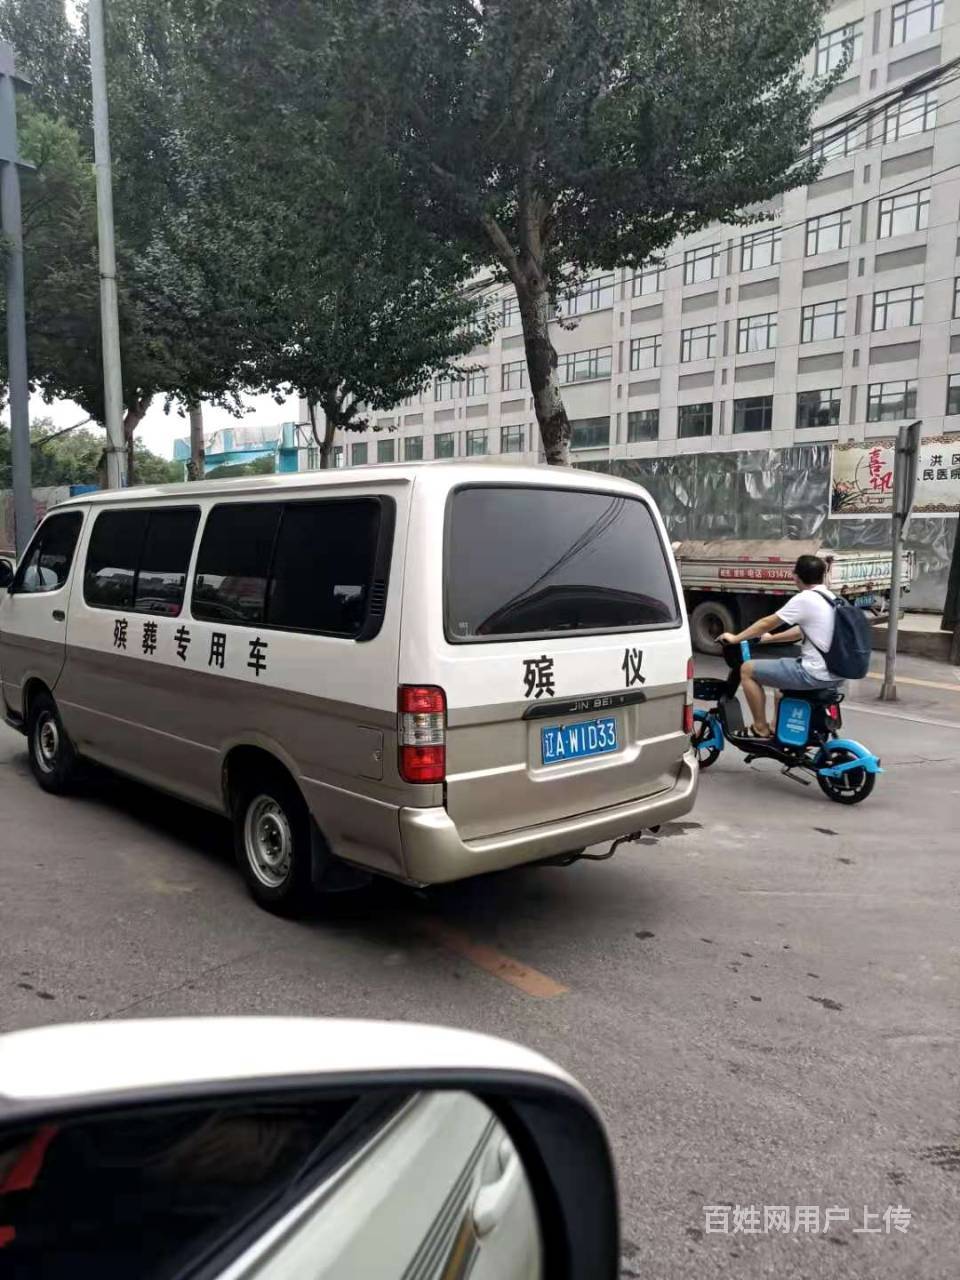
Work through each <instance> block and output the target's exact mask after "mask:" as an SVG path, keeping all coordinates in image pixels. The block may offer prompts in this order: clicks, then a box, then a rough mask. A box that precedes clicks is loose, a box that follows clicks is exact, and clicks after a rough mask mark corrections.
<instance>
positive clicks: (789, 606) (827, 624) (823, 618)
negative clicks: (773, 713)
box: [777, 587, 834, 680]
mask: <svg viewBox="0 0 960 1280" xmlns="http://www.w3.org/2000/svg"><path fill="white" fill-rule="evenodd" d="M824 596H827V597H829V598H830V599H831V600H832V599H833V592H832V591H828V590H827V588H826V587H818V588H817V589H816V590H814V589H813V588H808V589H807V590H806V591H798V592H797V594H796V595H795V596H793V597H792V599H790V600H788V601H787V603H786V604H785V605H783V606H782V607H781V608H779V609H778V610H777V617H778V618H782V620H783V621H784V622H786V623H788V624H789V625H790V626H791V627H799V628H800V630H801V631H802V632H803V643H802V644H801V646H800V661H801V663H802V665H803V668H804V670H805V671H808V672H809V673H810V675H812V676H816V677H817V679H819V680H829V679H830V678H831V676H830V672H829V671H828V670H827V664H826V662H825V661H824V658H823V654H824V653H826V651H827V650H828V649H829V648H830V646H831V644H832V643H833V628H834V613H833V605H832V604H828V603H827V601H826V600H825V599H824ZM821 650H823V652H822V653H821Z"/></svg>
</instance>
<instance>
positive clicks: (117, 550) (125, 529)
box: [83, 510, 149, 609]
mask: <svg viewBox="0 0 960 1280" xmlns="http://www.w3.org/2000/svg"><path fill="white" fill-rule="evenodd" d="M148 519H149V516H148V513H147V512H146V511H139V510H138V511H101V512H100V514H99V515H98V516H97V519H96V522H95V524H94V526H93V533H91V535H90V546H89V547H88V548H87V563H86V568H85V571H84V575H83V598H84V600H86V602H87V604H91V605H94V606H95V607H96V608H99V609H132V608H133V589H134V583H135V580H136V576H137V564H138V562H139V559H140V549H141V547H142V546H143V538H144V534H145V533H146V532H147V520H148Z"/></svg>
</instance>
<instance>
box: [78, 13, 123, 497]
mask: <svg viewBox="0 0 960 1280" xmlns="http://www.w3.org/2000/svg"><path fill="white" fill-rule="evenodd" d="M87 18H88V22H89V27H90V80H91V84H92V88H93V158H94V166H95V169H96V177H97V240H98V244H99V248H100V335H101V343H102V346H103V404H104V426H105V427H106V429H107V488H108V489H120V488H122V487H123V484H124V481H125V479H126V469H127V455H126V448H125V446H124V439H123V378H122V375H121V370H120V320H119V317H118V314H117V259H116V251H115V248H114V236H113V183H112V178H111V172H110V117H109V112H108V108H107V55H106V46H105V41H104V32H103V0H89V4H88V5H87Z"/></svg>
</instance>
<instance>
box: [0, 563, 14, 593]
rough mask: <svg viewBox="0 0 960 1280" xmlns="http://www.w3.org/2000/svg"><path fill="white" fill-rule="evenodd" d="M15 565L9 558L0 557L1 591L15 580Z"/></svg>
mask: <svg viewBox="0 0 960 1280" xmlns="http://www.w3.org/2000/svg"><path fill="white" fill-rule="evenodd" d="M13 574H14V570H13V565H12V564H11V563H10V561H9V560H2V559H0V591H3V590H4V589H5V588H6V587H9V586H10V583H11V582H12V581H13Z"/></svg>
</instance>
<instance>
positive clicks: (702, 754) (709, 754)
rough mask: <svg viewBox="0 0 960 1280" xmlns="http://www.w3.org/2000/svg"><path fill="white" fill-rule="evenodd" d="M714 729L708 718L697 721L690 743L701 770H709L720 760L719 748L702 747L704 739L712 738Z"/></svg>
mask: <svg viewBox="0 0 960 1280" xmlns="http://www.w3.org/2000/svg"><path fill="white" fill-rule="evenodd" d="M712 733H713V729H712V726H711V724H710V721H709V720H707V719H706V718H704V719H702V720H701V719H699V718H698V719H697V722H696V724H695V726H694V730H693V733H692V734H691V735H690V743H691V745H692V747H693V749H694V751H696V753H697V762H698V763H699V765H700V768H701V769H709V768H710V766H711V765H712V764H716V762H717V761H718V760H719V759H720V750H719V748H718V747H705V746H703V745H702V743H703V740H704V738H709V737H711V736H712Z"/></svg>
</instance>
